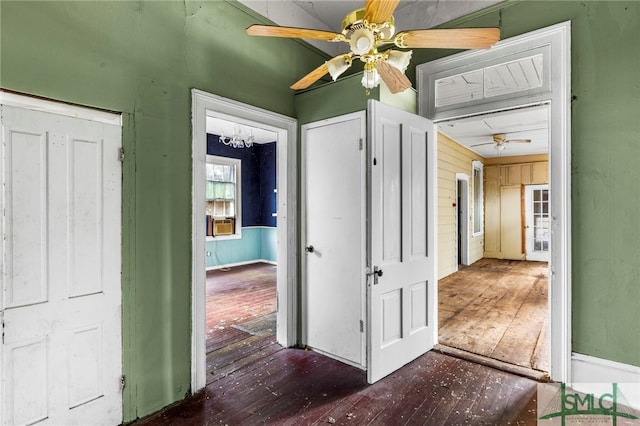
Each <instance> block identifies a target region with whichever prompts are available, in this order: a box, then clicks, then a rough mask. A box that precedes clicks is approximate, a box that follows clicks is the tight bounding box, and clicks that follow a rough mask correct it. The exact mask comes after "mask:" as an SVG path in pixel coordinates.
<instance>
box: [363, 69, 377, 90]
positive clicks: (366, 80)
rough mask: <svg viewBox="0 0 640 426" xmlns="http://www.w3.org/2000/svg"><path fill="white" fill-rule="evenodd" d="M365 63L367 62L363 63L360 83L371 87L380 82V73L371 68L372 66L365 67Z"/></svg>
mask: <svg viewBox="0 0 640 426" xmlns="http://www.w3.org/2000/svg"><path fill="white" fill-rule="evenodd" d="M366 65H369V64H365V69H364V74H363V75H362V85H363V86H364V87H365V88H367V89H373V88H374V87H377V86H378V84H380V74H378V71H377V70H376V69H375V68H373V66H371V67H367V66H366ZM371 65H373V64H371ZM367 68H370V69H367Z"/></svg>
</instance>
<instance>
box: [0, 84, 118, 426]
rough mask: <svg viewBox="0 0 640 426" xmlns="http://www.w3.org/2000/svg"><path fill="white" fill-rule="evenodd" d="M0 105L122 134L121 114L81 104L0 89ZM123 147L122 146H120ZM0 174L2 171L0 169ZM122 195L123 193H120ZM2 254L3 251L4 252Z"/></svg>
mask: <svg viewBox="0 0 640 426" xmlns="http://www.w3.org/2000/svg"><path fill="white" fill-rule="evenodd" d="M0 104H2V105H8V106H12V107H17V108H23V109H28V110H32V111H40V112H46V113H50V114H57V115H62V116H66V117H71V118H79V119H84V120H89V121H94V122H98V123H104V124H111V125H115V126H118V127H120V129H121V131H122V115H121V114H119V113H116V112H109V111H106V110H99V109H93V108H88V107H84V106H80V105H75V104H70V103H66V102H61V101H56V100H53V99H45V98H40V97H33V96H30V95H28V94H21V93H17V92H9V91H5V90H4V89H1V88H0ZM120 136H121V137H120V143H121V144H122V142H123V141H122V135H120ZM121 146H122V145H121ZM0 171H1V169H0ZM120 177H121V179H124V168H123V167H121V168H120ZM0 180H1V176H0ZM121 188H124V181H122V187H121ZM121 195H122V194H121ZM122 202H123V200H122V198H121V199H120V207H121V208H120V221H121V223H122ZM3 233H4V219H2V220H0V235H3ZM119 245H120V253H119V256H120V258H121V259H120V268H121V270H122V247H123V246H122V234H121V235H120V238H119ZM3 252H4V251H3ZM3 274H4V259H0V279H2V276H3ZM4 303H5V301H4V292H0V320H1V321H2V323H3V324H4V309H3V307H4ZM122 306H123V292H122V274H121V278H120V308H121V309H122ZM122 321H123V317H122V315H121V316H120V340H121V341H122V339H123V338H124V329H123V323H122ZM123 351H124V347H123V346H121V347H120V355H121V359H122V358H124V352H123ZM3 368H4V350H2V348H0V372H1V370H2V369H3ZM123 368H124V365H123V363H122V361H121V362H120V374H121V375H122V374H124V370H123ZM4 392H5V391H4V383H0V425H3V424H4V414H3V411H4V410H2V409H1V408H2V405H3V404H4ZM119 397H120V400H119V407H118V409H119V410H120V416H121V419H123V418H124V417H123V416H124V411H123V402H124V395H123V393H122V392H120V394H119Z"/></svg>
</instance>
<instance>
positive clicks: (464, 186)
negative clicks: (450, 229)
mask: <svg viewBox="0 0 640 426" xmlns="http://www.w3.org/2000/svg"><path fill="white" fill-rule="evenodd" d="M456 239H459V241H456V254H457V255H456V258H457V261H456V268H457V267H458V266H459V265H469V175H468V174H466V173H456ZM458 247H460V249H458ZM458 253H459V254H458Z"/></svg>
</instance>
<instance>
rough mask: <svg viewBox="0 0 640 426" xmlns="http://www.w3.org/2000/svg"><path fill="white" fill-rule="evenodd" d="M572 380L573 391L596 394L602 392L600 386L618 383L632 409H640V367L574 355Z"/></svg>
mask: <svg viewBox="0 0 640 426" xmlns="http://www.w3.org/2000/svg"><path fill="white" fill-rule="evenodd" d="M571 379H572V383H570V385H571V387H572V388H573V389H575V390H577V391H580V392H585V393H596V394H598V393H600V392H601V391H602V386H599V385H601V384H611V383H618V385H619V389H620V391H621V392H623V393H624V397H625V398H626V400H627V401H628V402H629V404H630V405H631V407H633V408H634V409H640V367H636V366H634V365H629V364H623V363H620V362H615V361H610V360H608V359H602V358H596V357H593V356H588V355H582V354H577V353H574V354H572V355H571ZM609 391H610V388H609Z"/></svg>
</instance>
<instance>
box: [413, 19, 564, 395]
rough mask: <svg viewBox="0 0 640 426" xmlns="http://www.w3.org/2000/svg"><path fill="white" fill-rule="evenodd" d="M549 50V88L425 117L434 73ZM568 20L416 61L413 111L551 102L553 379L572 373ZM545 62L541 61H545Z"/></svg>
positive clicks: (472, 110) (457, 113)
mask: <svg viewBox="0 0 640 426" xmlns="http://www.w3.org/2000/svg"><path fill="white" fill-rule="evenodd" d="M538 48H540V49H543V50H545V51H548V52H549V56H548V58H549V59H550V64H549V66H550V68H549V72H550V74H549V75H550V79H551V84H550V86H549V87H550V88H551V89H552V90H551V91H547V92H540V93H537V92H536V93H535V94H532V95H530V96H529V95H527V93H526V92H523V93H522V94H521V96H520V97H510V98H509V99H500V100H499V101H496V102H492V103H487V104H484V105H477V104H474V105H472V106H470V107H468V108H464V107H463V108H456V109H455V110H449V111H444V112H443V113H441V114H438V113H437V112H436V113H435V115H436V116H437V118H434V117H430V116H428V114H427V111H429V108H428V105H427V103H428V102H429V99H430V97H429V96H430V95H429V91H430V90H432V88H431V87H430V86H429V85H430V84H432V83H433V80H434V78H435V77H434V76H435V74H436V73H438V72H444V71H446V70H448V71H447V72H449V73H451V74H454V73H455V72H454V71H452V70H456V69H457V70H459V69H460V68H461V67H463V66H468V65H469V64H474V63H475V64H479V63H481V62H483V61H484V62H486V61H488V60H497V59H496V58H498V59H499V58H502V57H505V56H506V55H509V54H517V52H523V51H528V50H533V49H538ZM570 49H571V22H570V21H567V22H563V23H560V24H556V25H552V26H550V27H546V28H542V29H540V30H537V31H532V32H530V33H526V34H523V35H521V36H517V37H512V38H509V39H506V40H502V41H500V42H498V43H496V45H495V46H494V47H493V48H491V49H490V50H472V51H467V52H462V53H459V54H456V55H452V56H448V57H445V58H442V59H439V60H436V61H432V62H429V63H426V64H422V65H419V66H418V67H417V68H416V79H417V80H418V89H419V90H418V96H419V102H418V109H419V112H420V115H423V116H425V117H427V118H429V119H432V120H434V121H442V120H444V119H451V118H456V117H462V116H468V115H473V114H477V113H479V112H483V113H488V112H493V111H497V110H503V109H509V108H513V107H519V106H525V105H531V104H539V103H543V102H550V105H551V106H550V108H549V123H550V140H552V141H553V143H552V144H550V152H549V163H550V188H551V189H550V190H551V220H552V225H551V226H552V234H551V262H550V268H549V324H550V351H549V352H550V371H549V373H550V375H551V378H552V379H553V380H555V381H562V382H567V381H569V378H570V377H571V371H570V369H571V52H570ZM545 66H546V65H545Z"/></svg>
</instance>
